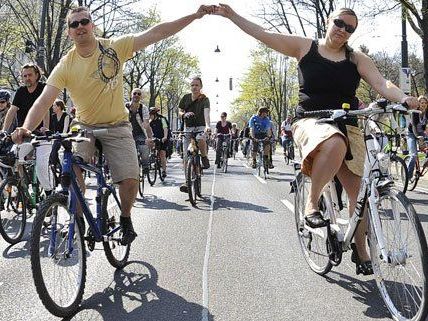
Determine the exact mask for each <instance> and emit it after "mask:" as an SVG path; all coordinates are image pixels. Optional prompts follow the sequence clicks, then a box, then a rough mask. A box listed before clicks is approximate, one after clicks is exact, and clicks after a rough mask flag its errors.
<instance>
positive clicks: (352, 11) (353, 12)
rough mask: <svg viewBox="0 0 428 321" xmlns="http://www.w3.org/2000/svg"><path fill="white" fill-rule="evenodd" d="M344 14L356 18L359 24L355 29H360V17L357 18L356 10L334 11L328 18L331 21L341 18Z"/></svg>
mask: <svg viewBox="0 0 428 321" xmlns="http://www.w3.org/2000/svg"><path fill="white" fill-rule="evenodd" d="M342 14H344V15H347V16H352V17H355V19H356V20H357V24H356V25H355V29H356V28H357V27H358V17H357V14H356V13H355V11H354V10H352V9H351V8H339V9H336V10H334V11H333V12H332V13H331V14H330V15H329V16H328V18H329V19H332V18H335V17H338V16H340V15H342Z"/></svg>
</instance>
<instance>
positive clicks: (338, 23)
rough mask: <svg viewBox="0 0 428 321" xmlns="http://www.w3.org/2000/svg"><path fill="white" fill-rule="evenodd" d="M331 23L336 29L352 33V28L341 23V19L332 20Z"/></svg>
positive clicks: (343, 22)
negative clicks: (343, 29)
mask: <svg viewBox="0 0 428 321" xmlns="http://www.w3.org/2000/svg"><path fill="white" fill-rule="evenodd" d="M333 23H334V25H335V26H336V27H338V28H340V29H342V28H345V31H346V32H347V33H354V31H355V28H356V27H354V26H351V25H348V24H347V23H345V21H343V20H342V19H334V20H333Z"/></svg>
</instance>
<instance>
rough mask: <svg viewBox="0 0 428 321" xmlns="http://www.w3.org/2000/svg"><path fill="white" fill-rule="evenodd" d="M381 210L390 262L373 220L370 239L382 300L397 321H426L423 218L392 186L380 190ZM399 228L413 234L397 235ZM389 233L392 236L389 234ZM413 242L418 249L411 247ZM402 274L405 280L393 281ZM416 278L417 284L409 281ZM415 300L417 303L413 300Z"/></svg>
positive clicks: (427, 261)
mask: <svg viewBox="0 0 428 321" xmlns="http://www.w3.org/2000/svg"><path fill="white" fill-rule="evenodd" d="M389 205H391V206H390V209H388V208H389ZM369 210H370V207H369ZM377 210H378V213H379V215H378V217H379V220H380V226H381V227H382V234H383V239H384V246H385V249H386V251H387V253H388V259H387V261H388V262H385V261H384V260H382V255H381V252H380V251H379V249H378V242H377V235H376V234H375V232H374V224H373V223H372V220H369V222H370V228H369V241H370V256H371V259H372V264H373V270H374V274H375V276H376V277H375V280H376V284H377V286H378V289H379V291H380V294H381V296H382V299H383V300H384V302H385V304H386V306H387V308H388V310H389V311H390V313H391V315H392V317H393V319H395V320H425V318H426V316H427V314H428V303H427V298H428V284H427V278H428V259H427V257H428V248H427V241H426V238H425V234H424V231H423V229H422V225H421V223H420V221H419V218H418V216H417V214H416V212H415V209H414V208H413V206H412V204H411V203H410V201H409V200H408V198H407V197H406V196H405V195H404V194H403V193H402V192H401V191H398V190H396V189H394V188H390V187H386V188H383V189H382V190H380V191H379V201H378V202H377ZM399 210H400V211H399ZM397 231H398V232H408V233H409V234H413V235H407V237H406V236H404V237H403V236H402V235H401V233H399V234H400V235H396V232H397ZM388 232H392V235H391V236H388ZM412 241H413V242H414V243H413V244H414V245H415V248H414V249H413V248H411V244H410V243H411V242H412ZM404 243H405V244H404ZM409 244H410V246H409ZM416 269H420V270H419V271H416ZM384 271H385V272H384ZM414 271H415V272H414ZM401 276H403V282H397V281H394V280H389V278H394V277H397V278H400V277H401ZM412 281H415V282H416V283H417V284H416V285H415V286H414V287H413V286H412V285H410V284H409V283H410V282H412ZM413 299H415V300H416V301H417V302H411V301H412V300H413ZM414 303H415V306H416V307H414V306H413V304H414Z"/></svg>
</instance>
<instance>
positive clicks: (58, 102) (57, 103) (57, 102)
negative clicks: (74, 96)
mask: <svg viewBox="0 0 428 321" xmlns="http://www.w3.org/2000/svg"><path fill="white" fill-rule="evenodd" d="M54 104H55V106H57V107H59V108H61V110H62V111H64V110H65V105H64V102H63V101H62V100H61V99H58V100H55V102H54Z"/></svg>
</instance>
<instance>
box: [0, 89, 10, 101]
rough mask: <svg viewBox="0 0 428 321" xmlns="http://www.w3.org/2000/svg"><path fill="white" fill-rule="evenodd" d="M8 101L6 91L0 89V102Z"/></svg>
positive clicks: (8, 96)
mask: <svg viewBox="0 0 428 321" xmlns="http://www.w3.org/2000/svg"><path fill="white" fill-rule="evenodd" d="M9 99H10V94H9V92H8V91H7V90H4V89H0V100H6V101H8V100H9Z"/></svg>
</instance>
